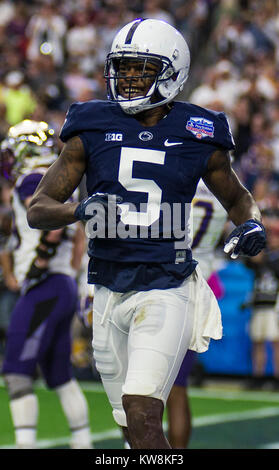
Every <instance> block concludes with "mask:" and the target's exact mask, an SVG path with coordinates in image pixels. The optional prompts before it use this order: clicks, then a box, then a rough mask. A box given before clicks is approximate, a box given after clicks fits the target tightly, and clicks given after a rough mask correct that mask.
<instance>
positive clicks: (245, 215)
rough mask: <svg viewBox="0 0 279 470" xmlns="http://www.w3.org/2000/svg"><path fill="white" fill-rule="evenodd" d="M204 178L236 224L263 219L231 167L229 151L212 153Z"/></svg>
mask: <svg viewBox="0 0 279 470" xmlns="http://www.w3.org/2000/svg"><path fill="white" fill-rule="evenodd" d="M203 180H204V182H205V184H206V185H207V187H208V188H209V189H210V191H211V192H212V193H213V194H214V195H215V196H216V197H217V199H218V200H219V201H220V202H221V204H222V205H223V207H224V208H225V209H226V211H227V212H228V215H229V218H230V219H231V221H232V222H233V223H234V224H235V225H240V224H242V223H244V222H245V221H246V220H248V219H257V220H259V221H261V213H260V211H259V208H258V206H257V204H256V202H255V200H254V198H253V196H252V195H251V193H250V192H249V191H248V190H247V189H246V188H245V187H244V186H243V185H242V184H241V182H240V181H239V179H238V177H237V175H236V173H235V172H234V170H233V168H232V167H231V163H230V156H229V154H228V153H226V152H222V151H219V150H217V151H216V152H214V153H213V154H212V156H211V157H210V159H209V163H208V169H207V172H206V174H205V176H204V177H203Z"/></svg>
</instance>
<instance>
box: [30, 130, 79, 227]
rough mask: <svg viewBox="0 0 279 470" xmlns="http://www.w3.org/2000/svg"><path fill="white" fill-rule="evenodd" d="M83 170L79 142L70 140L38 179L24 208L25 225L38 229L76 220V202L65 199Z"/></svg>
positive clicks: (75, 138) (72, 190)
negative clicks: (25, 215)
mask: <svg viewBox="0 0 279 470" xmlns="http://www.w3.org/2000/svg"><path fill="white" fill-rule="evenodd" d="M85 169H86V159H85V154H84V148H83V144H82V142H81V140H80V138H79V137H73V138H72V139H70V140H69V141H68V142H67V143H66V145H65V146H64V147H63V150H62V152H61V154H60V156H59V158H58V159H57V161H56V162H55V163H53V165H52V166H51V167H50V168H49V170H48V171H47V173H46V174H45V175H44V177H43V178H42V180H41V181H40V183H39V185H38V187H37V189H36V191H35V193H34V195H33V197H32V200H31V202H30V205H29V208H28V211H27V220H28V224H29V225H30V227H32V228H37V229H41V230H55V229H59V228H62V227H64V226H65V225H68V224H72V223H74V222H76V218H75V216H74V212H75V209H76V207H77V206H78V203H70V202H67V203H65V201H67V199H69V197H70V196H71V195H72V193H73V192H74V190H75V189H76V188H77V186H78V185H79V183H80V181H81V179H82V176H83V174H84V172H85Z"/></svg>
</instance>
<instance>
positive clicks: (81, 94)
mask: <svg viewBox="0 0 279 470" xmlns="http://www.w3.org/2000/svg"><path fill="white" fill-rule="evenodd" d="M139 16H141V17H150V18H158V19H164V20H166V21H168V22H169V23H171V24H173V25H174V26H176V27H177V28H178V29H179V30H180V31H181V32H182V34H183V35H184V36H185V38H186V40H187V41H188V44H189V47H190V51H191V58H192V63H191V71H190V76H189V79H188V82H187V84H186V86H185V90H184V91H183V93H182V94H181V96H179V98H180V99H183V100H187V101H191V102H193V103H195V104H199V105H201V106H204V107H208V108H211V109H215V110H223V111H225V113H226V114H227V116H228V118H229V120H230V123H231V127H232V133H233V135H234V138H235V143H236V150H235V151H234V153H233V166H234V168H235V170H236V172H237V174H238V175H239V177H240V179H241V180H242V181H243V183H244V184H245V185H246V186H247V187H248V189H249V190H250V191H251V192H252V193H253V195H254V197H255V199H256V200H257V202H258V204H259V206H260V207H261V208H262V209H270V210H278V207H279V205H278V202H279V80H278V72H279V2H278V0H265V1H264V2H262V1H260V0H184V1H183V0H170V1H168V0H145V1H137V0H129V1H126V0H104V1H101V0H67V1H66V2H54V1H53V0H47V1H43V0H41V1H39V0H30V1H18V0H14V1H12V0H11V1H5V0H2V1H0V64H1V65H0V141H1V140H2V139H3V138H4V137H5V134H6V132H7V130H8V128H9V127H10V126H11V125H13V124H16V123H17V122H19V121H20V120H22V119H23V118H32V119H36V120H45V121H47V122H49V123H50V124H51V126H52V127H54V129H55V130H56V131H57V132H59V130H60V128H61V126H62V124H63V121H64V118H65V112H66V111H67V109H68V106H69V105H70V103H72V102H73V101H86V100H90V99H105V98H106V89H105V84H104V80H103V64H104V59H105V57H106V54H107V52H108V51H109V47H110V44H111V40H112V38H113V36H114V35H115V33H116V31H117V30H118V29H119V28H120V27H121V26H122V25H124V24H125V23H127V22H128V21H130V20H132V19H134V18H137V17H139ZM0 190H1V199H0V202H1V206H0V208H5V207H6V206H7V205H9V194H10V193H9V188H8V187H7V185H6V183H5V181H1V185H0ZM278 227H279V221H278V220H277V225H276V224H275V232H276V231H277V236H278ZM230 229H231V227H230V225H228V227H227V230H228V231H229V230H230ZM216 259H217V264H216V269H217V271H218V274H219V277H220V280H221V283H222V286H223V291H224V294H223V297H222V298H221V299H220V300H219V302H220V306H221V310H222V316H223V327H224V337H223V339H222V340H221V341H218V342H214V341H212V343H211V346H210V349H209V351H208V352H206V353H204V354H202V355H200V358H199V364H200V370H202V373H203V374H204V376H206V377H207V378H208V377H209V378H210V377H211V376H212V377H213V376H218V375H221V376H228V377H231V376H235V377H238V378H239V377H242V376H243V377H247V376H249V375H250V374H251V342H250V338H249V321H250V316H251V312H250V310H249V309H246V310H241V305H242V303H243V302H244V301H245V300H246V298H247V296H248V295H249V294H250V293H251V289H252V285H253V272H252V271H251V270H250V269H248V268H247V267H246V266H245V263H244V261H243V260H236V261H233V262H232V261H230V260H229V259H228V258H227V257H226V256H225V255H224V254H223V251H222V241H221V242H220V246H219V248H218V249H217V253H216ZM6 294H7V288H6V286H5V284H4V281H3V279H2V280H1V293H0V332H1V349H0V355H2V354H3V350H4V344H5V329H6V327H7V323H8V317H7V314H6V313H5V312H7V302H8V301H7V295H6ZM86 342H87V344H88V337H87V336H86V333H84V336H83V337H80V338H77V342H76V344H75V348H76V349H75V350H74V351H73V365H74V367H75V371H76V375H77V377H78V378H80V379H82V380H83V379H88V378H89V379H92V378H93V381H94V380H95V381H98V375H97V373H96V371H94V368H93V372H92V371H91V365H90V351H89V350H88V347H85V346H84V344H86ZM268 348H269V345H268ZM89 349H90V348H89ZM268 354H269V356H268V364H267V369H266V375H267V377H268V376H272V375H273V372H274V371H273V366H272V357H271V351H270V349H268ZM0 359H1V358H0ZM3 394H5V392H4V391H3ZM4 401H5V399H4Z"/></svg>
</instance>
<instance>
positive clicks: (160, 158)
mask: <svg viewBox="0 0 279 470" xmlns="http://www.w3.org/2000/svg"><path fill="white" fill-rule="evenodd" d="M165 155H166V152H162V151H160V150H151V149H139V148H133V147H122V149H121V154H120V165H119V174H118V179H119V182H120V183H121V184H122V185H123V186H124V188H125V189H127V191H136V192H141V193H147V194H148V199H147V206H146V207H147V209H146V212H139V211H132V210H130V207H129V204H119V205H120V207H121V209H122V213H121V216H120V218H121V221H122V222H123V224H126V225H142V226H145V227H148V226H149V225H151V224H153V223H154V222H155V221H156V220H158V219H159V217H160V207H161V201H162V190H161V188H160V187H159V186H158V184H157V183H155V181H153V180H150V179H142V178H134V177H133V167H134V162H144V163H155V164H157V165H164V163H165Z"/></svg>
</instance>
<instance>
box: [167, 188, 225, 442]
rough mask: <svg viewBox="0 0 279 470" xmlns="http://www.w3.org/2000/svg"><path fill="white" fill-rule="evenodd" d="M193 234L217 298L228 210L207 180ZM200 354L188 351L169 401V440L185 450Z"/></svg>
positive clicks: (198, 202)
mask: <svg viewBox="0 0 279 470" xmlns="http://www.w3.org/2000/svg"><path fill="white" fill-rule="evenodd" d="M192 216H193V237H192V240H193V242H192V253H193V257H194V258H195V260H196V261H198V263H199V265H200V268H201V271H202V274H203V276H204V277H205V279H206V280H207V281H208V283H209V285H210V287H211V289H212V290H213V292H214V294H215V296H216V298H217V299H218V297H220V295H221V293H222V288H221V285H220V281H219V278H218V276H217V275H216V273H215V270H216V267H217V266H216V262H215V249H216V246H217V245H218V243H219V241H220V238H221V236H222V234H223V232H224V228H225V224H226V221H227V212H226V211H225V209H224V208H223V206H222V205H221V204H220V202H219V201H218V200H217V199H216V198H215V197H214V196H213V194H212V193H211V192H210V191H209V189H208V188H207V186H206V185H205V184H204V182H203V180H200V181H199V184H198V187H197V191H196V194H195V197H194V199H193V202H192ZM196 356H197V353H196V352H195V351H191V350H188V351H187V353H186V355H185V357H184V359H183V362H182V364H181V367H180V369H179V372H178V375H177V377H176V379H175V381H174V384H173V387H172V389H171V391H170V394H169V397H168V400H167V416H168V439H169V442H170V445H171V447H172V448H173V449H185V448H186V447H187V446H188V443H189V440H190V436H191V431H192V414H191V408H190V404H189V400H188V390H187V387H188V378H189V375H190V374H191V372H192V370H193V367H194V365H195V361H196Z"/></svg>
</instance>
